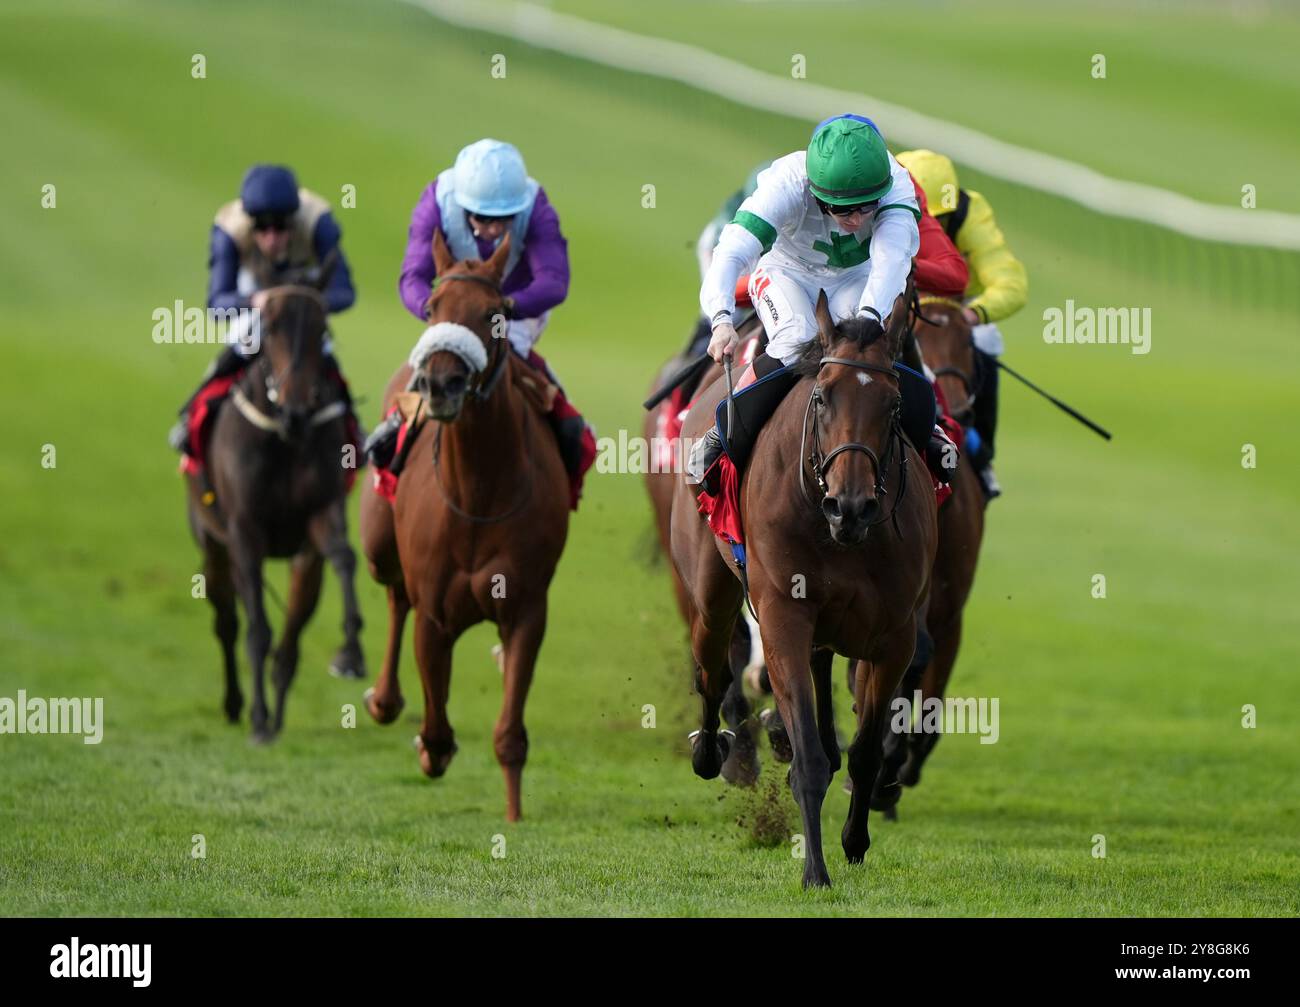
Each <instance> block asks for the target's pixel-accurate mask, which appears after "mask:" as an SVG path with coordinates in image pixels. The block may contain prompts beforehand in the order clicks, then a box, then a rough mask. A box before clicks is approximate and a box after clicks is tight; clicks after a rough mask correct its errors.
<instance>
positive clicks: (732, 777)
mask: <svg viewBox="0 0 1300 1007" xmlns="http://www.w3.org/2000/svg"><path fill="white" fill-rule="evenodd" d="M749 656H750V635H749V625H748V623H746V622H745V620H744V619H737V620H736V628H735V629H734V630H733V631H732V634H731V648H730V655H729V660H730V661H731V684H730V685H728V686H727V691H726V693H725V694H724V695H723V697H722V716H723V718H724V719H725V720H726V722H727V723H728V724H730V725H731V729H732V730H733V731H734V732H735V735H736V737H735V739H734V740H733V741H732V745H731V752H730V753H729V754H728V755H727V759H726V761H725V762H723V764H722V778H723V779H724V780H726V781H727V782H728V783H731V784H735V785H736V786H738V787H752V786H753V785H754V784H755V783H757V782H758V774H759V770H760V768H761V767H760V765H759V761H758V745H757V744H756V743H755V734H756V728H755V725H754V724H753V723H752V722H751V720H750V716H749V714H750V708H749V700H748V699H746V698H745V684H744V673H745V668H746V666H747V665H748V664H749Z"/></svg>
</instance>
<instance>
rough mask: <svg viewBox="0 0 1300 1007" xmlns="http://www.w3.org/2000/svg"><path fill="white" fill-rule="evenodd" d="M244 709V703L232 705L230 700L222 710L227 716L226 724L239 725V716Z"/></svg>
mask: <svg viewBox="0 0 1300 1007" xmlns="http://www.w3.org/2000/svg"><path fill="white" fill-rule="evenodd" d="M243 708H244V704H243V703H242V702H234V703H232V702H230V701H229V700H227V701H226V704H225V705H224V706H223V707H222V709H223V710H224V711H225V714H226V723H227V724H238V723H239V714H240V711H241V710H243Z"/></svg>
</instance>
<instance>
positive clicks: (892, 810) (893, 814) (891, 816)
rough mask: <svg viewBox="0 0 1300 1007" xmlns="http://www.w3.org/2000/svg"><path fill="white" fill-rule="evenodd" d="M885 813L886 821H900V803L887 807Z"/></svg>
mask: <svg viewBox="0 0 1300 1007" xmlns="http://www.w3.org/2000/svg"><path fill="white" fill-rule="evenodd" d="M884 815H885V821H887V822H896V821H898V805H896V804H893V805H890V806H889V807H888V808H886V809H885V811H884Z"/></svg>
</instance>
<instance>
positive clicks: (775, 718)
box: [758, 709, 794, 762]
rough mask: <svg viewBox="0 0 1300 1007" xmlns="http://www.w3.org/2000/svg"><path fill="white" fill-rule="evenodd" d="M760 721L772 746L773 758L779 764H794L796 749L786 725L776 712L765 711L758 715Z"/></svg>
mask: <svg viewBox="0 0 1300 1007" xmlns="http://www.w3.org/2000/svg"><path fill="white" fill-rule="evenodd" d="M758 721H759V723H760V724H762V725H763V730H765V731H767V742H768V744H769V745H771V746H772V758H774V759H776V761H777V762H793V761H794V749H793V748H792V747H791V745H790V735H788V734H787V733H786V730H785V724H783V723H782V722H781V716H780V714H778V713H777V712H776V711H775V710H772V709H768V710H764V711H763V712H762V713H760V714H759V715H758Z"/></svg>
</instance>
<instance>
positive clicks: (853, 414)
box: [671, 294, 937, 887]
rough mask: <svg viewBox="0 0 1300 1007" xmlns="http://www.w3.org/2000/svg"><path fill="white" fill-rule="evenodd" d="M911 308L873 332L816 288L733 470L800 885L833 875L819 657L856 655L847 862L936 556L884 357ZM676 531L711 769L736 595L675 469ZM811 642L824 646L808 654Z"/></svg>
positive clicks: (835, 752)
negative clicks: (812, 316) (766, 406)
mask: <svg viewBox="0 0 1300 1007" xmlns="http://www.w3.org/2000/svg"><path fill="white" fill-rule="evenodd" d="M900 303H902V302H900ZM906 314H907V312H906V309H905V307H900V308H896V309H895V311H894V313H893V316H894V318H895V319H897V320H898V321H897V322H895V323H894V324H891V327H890V330H889V331H888V332H887V333H886V334H885V335H884V336H883V337H880V338H875V339H873V338H871V336H870V335H864V332H863V328H864V326H863V323H862V322H860V321H858V320H856V319H854V320H849V321H846V322H842V323H840V324H839V326H836V325H835V323H834V322H833V321H832V319H831V316H830V312H829V310H828V307H827V303H826V297H825V294H823V295H822V296H821V297H820V298H819V299H818V303H817V308H816V317H817V324H818V330H819V333H818V338H817V339H816V340H814V341H813V342H812V343H811V344H810V345H809V347H808V350H807V353H806V354H805V356H804V358H803V359H802V360H801V361H800V362H799V363H798V364H796V373H799V374H800V375H801V380H800V381H799V382H798V384H796V385H795V387H794V388H793V389H792V390H791V392H790V394H789V395H788V396H787V397H786V398H785V400H784V401H783V402H782V403H781V405H780V406H779V407H778V408H777V410H776V412H775V413H774V414H773V416H772V417H771V419H770V420H768V422H767V423H766V424H765V426H764V427H763V429H762V431H761V432H760V433H759V435H758V438H757V440H756V442H755V445H754V450H753V453H752V456H751V459H750V463H749V465H748V467H747V469H746V471H745V473H744V474H743V476H742V478H741V497H740V510H741V519H742V522H743V524H744V527H745V529H746V530H747V532H746V533H747V542H746V546H747V572H748V586H749V593H750V597H751V599H752V601H753V604H754V607H755V609H756V611H757V613H758V621H759V624H760V626H761V627H762V631H763V633H762V635H763V650H764V655H765V657H766V660H767V671H768V676H769V678H770V680H771V683H772V691H773V693H774V694H775V696H776V701H777V705H778V707H779V709H780V712H781V716H782V719H783V720H784V722H785V724H786V725H787V727H788V729H789V731H790V734H791V741H792V744H793V749H794V761H793V763H792V765H791V769H790V788H791V790H792V791H793V793H794V797H795V800H796V802H797V803H798V805H799V810H800V812H801V814H802V819H803V835H804V838H805V844H806V854H805V862H804V872H803V883H804V886H805V887H808V886H812V885H829V884H830V876H829V875H828V874H827V871H826V861H825V857H824V855H823V852H822V842H821V806H822V801H823V800H824V799H825V796H826V789H827V787H828V785H829V783H830V778H831V775H832V774H833V773H834V771H835V770H837V769H838V768H839V766H840V751H839V744H838V741H837V739H836V736H835V724H834V718H833V716H832V715H831V707H830V700H831V685H830V674H829V671H830V661H829V659H822V658H821V657H820V654H822V653H825V651H826V650H827V649H830V650H833V651H835V652H838V653H841V654H844V655H847V656H849V657H853V658H858V659H860V660H861V662H863V663H860V664H859V669H860V670H859V672H858V674H857V678H856V682H855V690H854V692H855V700H856V709H857V715H858V727H857V733H856V735H855V737H854V739H853V742H852V744H851V745H850V746H849V748H848V762H849V775H850V777H851V778H852V780H853V782H854V794H853V796H852V798H851V800H850V804H849V815H848V820H847V821H846V823H845V826H844V831H843V835H842V845H843V847H844V852H845V855H846V856H847V858H848V860H849V862H850V863H859V862H861V861H862V859H863V857H864V855H865V854H866V852H867V848H868V847H869V846H870V843H871V840H870V836H869V835H868V831H867V817H868V811H869V803H870V802H869V795H870V793H871V789H872V786H873V784H874V783H875V779H876V776H877V774H878V772H879V770H880V767H881V740H882V736H883V732H884V728H885V724H886V721H887V719H888V713H889V710H888V704H889V701H890V699H891V697H892V696H893V695H894V693H895V691H896V690H897V688H898V684H899V682H900V681H901V680H902V677H903V673H904V671H905V670H906V668H907V666H908V662H909V661H910V660H911V657H912V652H913V650H914V648H915V644H916V627H917V621H918V615H919V610H920V608H921V606H922V605H923V603H924V601H925V597H926V593H927V589H928V583H929V575H930V570H931V568H932V566H933V564H934V554H935V546H936V539H937V529H936V523H935V507H934V494H933V492H932V491H931V487H930V480H929V478H928V477H927V475H926V468H925V462H924V460H923V459H922V457H921V456H920V455H919V454H917V452H916V451H915V449H913V447H912V446H911V445H910V444H909V443H908V442H907V440H906V439H905V438H904V437H903V435H902V433H901V430H900V428H899V422H898V417H899V409H900V406H901V393H900V387H899V380H898V377H897V373H896V372H895V370H894V367H893V364H894V360H895V358H896V357H897V355H898V350H899V348H900V341H901V338H902V334H903V330H904V329H905V327H906ZM721 385H722V382H714V384H713V385H712V386H711V387H710V388H709V389H708V390H707V391H706V392H705V393H704V394H703V395H701V396H700V398H699V399H698V400H697V402H696V403H695V405H694V406H693V407H692V409H691V411H690V413H689V414H688V416H687V418H686V422H685V424H684V426H683V429H682V434H683V436H685V437H699V436H701V435H702V434H703V433H704V432H705V430H706V429H707V428H708V426H709V425H710V424H711V423H712V422H713V415H714V409H715V408H716V406H717V405H718V403H719V402H720V401H721V400H722V398H723V395H724V389H723V388H722V387H721ZM909 472H910V473H911V475H910V478H909V476H908V473H909ZM671 531H672V554H673V562H674V564H675V565H676V567H677V571H678V573H679V574H680V576H681V578H682V582H683V584H684V585H685V587H686V591H687V594H688V596H689V598H690V601H691V605H692V612H691V646H692V650H693V653H694V656H695V661H696V666H697V668H696V687H697V689H698V691H699V692H700V693H701V695H702V697H703V704H702V705H703V711H702V718H701V724H700V731H699V733H698V734H697V735H695V748H694V753H693V757H692V764H693V767H694V769H695V772H696V774H697V775H699V776H701V777H704V778H705V779H710V778H713V777H715V776H717V775H718V772H719V769H720V767H721V764H722V760H723V758H724V757H725V755H726V754H727V753H726V751H725V749H726V745H725V742H724V741H722V740H720V738H719V734H718V725H719V707H720V705H721V701H722V697H723V695H724V694H725V692H726V688H727V686H728V685H729V684H730V676H731V671H730V667H729V663H728V660H727V656H728V651H729V649H730V644H731V639H732V630H733V628H734V626H735V623H736V620H737V617H738V615H739V613H740V607H741V603H742V595H743V592H742V587H741V582H740V580H739V579H738V574H737V569H736V566H735V562H734V560H733V558H732V555H731V550H730V549H729V548H727V547H725V546H724V545H723V544H722V543H721V542H720V541H719V540H718V539H717V538H716V537H715V536H714V534H713V532H712V531H711V530H710V528H709V526H708V524H707V523H706V522H705V521H704V520H703V519H702V518H700V517H699V516H698V515H697V514H696V501H695V487H693V486H688V485H687V484H686V483H685V481H684V480H678V481H677V483H676V486H675V490H674V494H673V509H672V525H671ZM814 649H816V650H817V651H818V652H819V656H818V657H817V658H816V659H814V660H813V661H812V662H811V666H810V655H812V654H813V653H814ZM814 667H815V668H816V672H815V673H814ZM814 679H816V681H815V682H814Z"/></svg>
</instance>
